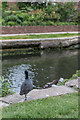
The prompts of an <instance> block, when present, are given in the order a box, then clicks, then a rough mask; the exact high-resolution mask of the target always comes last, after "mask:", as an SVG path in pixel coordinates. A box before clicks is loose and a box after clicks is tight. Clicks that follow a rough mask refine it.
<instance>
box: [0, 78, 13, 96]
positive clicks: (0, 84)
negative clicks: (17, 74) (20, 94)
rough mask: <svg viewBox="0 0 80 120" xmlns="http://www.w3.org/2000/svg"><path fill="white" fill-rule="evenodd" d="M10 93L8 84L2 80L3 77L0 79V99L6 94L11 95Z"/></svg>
mask: <svg viewBox="0 0 80 120" xmlns="http://www.w3.org/2000/svg"><path fill="white" fill-rule="evenodd" d="M11 93H12V92H11V91H10V84H9V82H8V81H7V80H6V79H4V77H2V76H1V77H0V97H1V96H2V97H4V96H6V95H8V94H11Z"/></svg>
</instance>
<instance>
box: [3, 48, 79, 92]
mask: <svg viewBox="0 0 80 120" xmlns="http://www.w3.org/2000/svg"><path fill="white" fill-rule="evenodd" d="M78 56H79V51H78V50H72V51H69V50H68V51H53V50H51V51H49V52H46V51H44V52H43V51H42V52H41V55H39V56H31V57H28V56H25V57H22V56H21V58H20V57H18V56H15V57H13V58H12V57H11V58H10V57H9V58H6V59H3V64H2V66H3V69H2V71H3V76H4V77H5V78H7V79H8V80H9V82H10V84H11V87H12V88H14V90H16V91H17V92H19V88H20V86H21V83H22V82H23V81H24V79H25V76H24V75H25V74H24V71H25V70H28V72H29V78H30V79H32V81H33V84H34V87H35V88H42V87H43V86H44V85H45V84H46V83H47V82H51V81H53V80H55V79H59V78H61V77H63V78H70V77H71V76H72V74H74V73H75V71H76V70H77V69H79V65H78V63H79V62H78Z"/></svg>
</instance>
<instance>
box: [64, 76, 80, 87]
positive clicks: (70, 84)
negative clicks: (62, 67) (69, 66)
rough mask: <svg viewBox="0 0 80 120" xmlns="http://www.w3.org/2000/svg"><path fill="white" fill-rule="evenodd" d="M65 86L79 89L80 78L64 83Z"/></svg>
mask: <svg viewBox="0 0 80 120" xmlns="http://www.w3.org/2000/svg"><path fill="white" fill-rule="evenodd" d="M65 85H66V86H68V87H74V88H80V77H78V78H77V79H73V80H69V81H68V82H66V83H65Z"/></svg>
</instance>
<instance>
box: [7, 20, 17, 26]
mask: <svg viewBox="0 0 80 120" xmlns="http://www.w3.org/2000/svg"><path fill="white" fill-rule="evenodd" d="M8 25H9V26H15V25H16V22H13V21H9V22H8Z"/></svg>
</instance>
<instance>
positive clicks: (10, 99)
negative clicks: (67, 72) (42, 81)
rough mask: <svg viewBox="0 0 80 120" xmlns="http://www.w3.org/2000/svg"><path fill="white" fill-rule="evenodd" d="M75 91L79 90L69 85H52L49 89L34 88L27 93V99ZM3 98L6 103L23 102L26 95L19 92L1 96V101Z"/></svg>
mask: <svg viewBox="0 0 80 120" xmlns="http://www.w3.org/2000/svg"><path fill="white" fill-rule="evenodd" d="M74 92H77V91H76V90H74V89H73V88H70V87H67V86H57V87H51V88H47V89H33V90H32V91H31V92H29V93H28V94H27V96H28V99H27V101H30V100H36V99H42V98H46V97H50V96H59V95H63V94H67V93H74ZM1 100H2V101H3V102H4V103H8V104H12V103H18V102H23V101H24V95H23V96H20V95H19V93H15V94H13V95H9V96H7V97H1V98H0V101H1Z"/></svg>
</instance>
